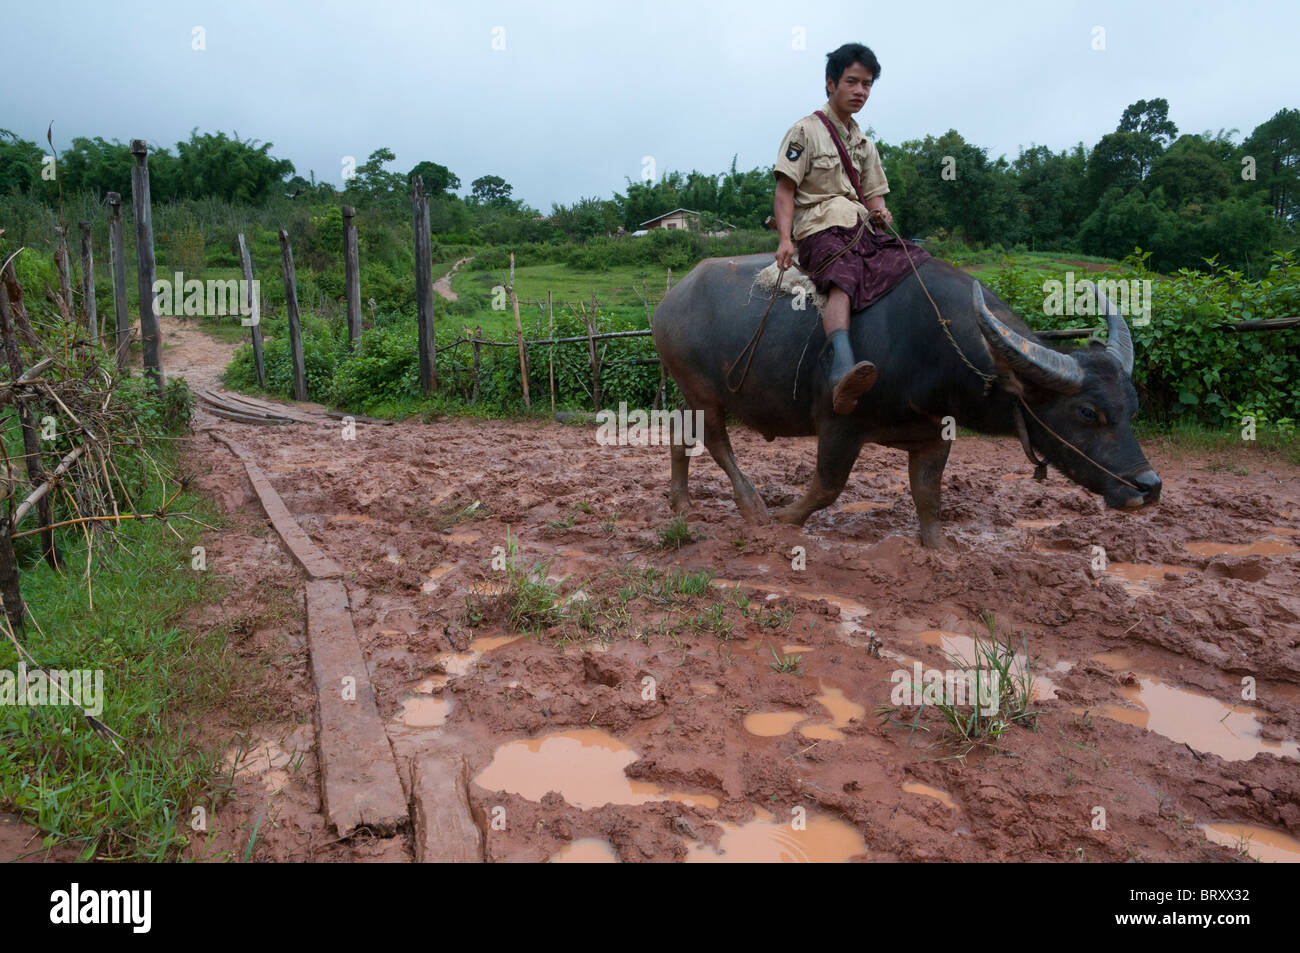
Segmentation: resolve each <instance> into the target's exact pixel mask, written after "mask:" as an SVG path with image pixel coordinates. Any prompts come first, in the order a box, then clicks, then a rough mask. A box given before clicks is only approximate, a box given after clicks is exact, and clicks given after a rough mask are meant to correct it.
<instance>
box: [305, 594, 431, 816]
mask: <svg viewBox="0 0 1300 953" xmlns="http://www.w3.org/2000/svg"><path fill="white" fill-rule="evenodd" d="M307 639H308V643H309V645H310V647H311V669H312V677H313V679H314V681H315V683H316V729H317V740H318V743H319V745H320V754H321V758H320V765H321V788H322V791H323V794H324V800H325V814H326V816H327V817H328V818H329V820H330V823H331V824H333V825H334V829H335V830H337V831H338V835H339V836H340V837H347V836H349V835H351V834H352V833H353V832H354V831H356V830H358V829H359V828H362V827H364V828H367V829H369V830H370V831H371V832H373V833H375V834H379V835H383V836H388V835H392V834H395V833H396V832H397V831H398V829H399V828H402V827H404V826H406V825H407V824H408V823H409V822H410V813H409V810H408V808H407V804H406V798H405V796H404V795H403V793H402V785H401V783H400V782H399V781H398V778H397V765H396V762H395V761H394V759H393V749H392V747H391V746H390V745H389V743H388V736H387V734H385V732H384V725H383V722H381V721H380V720H379V710H378V709H377V708H376V707H375V692H374V688H373V687H372V686H371V684H370V674H369V672H368V671H367V670H366V663H365V660H364V659H363V658H362V657H361V646H360V645H359V644H358V643H357V635H356V630H355V629H354V628H353V626H352V613H351V611H349V609H348V594H347V591H346V590H345V589H344V588H343V583H342V582H340V581H339V580H337V579H312V580H309V581H308V583H307Z"/></svg>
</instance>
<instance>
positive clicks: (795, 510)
mask: <svg viewBox="0 0 1300 953" xmlns="http://www.w3.org/2000/svg"><path fill="white" fill-rule="evenodd" d="M809 515H810V514H808V513H805V512H804V511H803V510H802V509H801V508H800V507H799V506H797V505H795V504H793V503H791V504H790V505H789V506H783V507H781V508H780V509H779V510H777V511H776V518H777V519H778V520H780V521H781V522H782V523H789V524H790V525H791V526H802V525H803V524H804V523H806V522H808V517H809Z"/></svg>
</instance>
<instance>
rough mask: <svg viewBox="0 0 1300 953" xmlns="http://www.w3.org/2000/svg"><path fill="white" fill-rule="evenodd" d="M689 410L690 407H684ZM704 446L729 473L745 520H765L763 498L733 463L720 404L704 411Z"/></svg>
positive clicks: (765, 508)
mask: <svg viewBox="0 0 1300 953" xmlns="http://www.w3.org/2000/svg"><path fill="white" fill-rule="evenodd" d="M687 412H688V413H689V411H687ZM703 423H704V446H705V447H706V448H707V449H708V451H709V453H710V454H712V455H713V459H714V460H716V461H717V463H718V466H720V467H722V469H723V472H724V473H726V474H727V476H729V477H731V488H732V490H734V491H735V496H736V506H738V507H739V508H740V515H741V516H742V517H743V518H744V520H745V522H747V523H766V522H767V520H768V515H767V506H766V504H764V503H763V498H762V497H761V496H759V495H758V491H757V490H755V489H754V484H752V483H750V482H749V477H747V476H745V474H744V473H742V472H741V470H740V467H738V466H736V457H735V455H734V454H733V453H732V452H731V440H730V439H729V438H728V437H727V418H726V416H725V415H724V414H723V411H722V408H721V407H711V408H707V409H706V410H705V411H704V421H703Z"/></svg>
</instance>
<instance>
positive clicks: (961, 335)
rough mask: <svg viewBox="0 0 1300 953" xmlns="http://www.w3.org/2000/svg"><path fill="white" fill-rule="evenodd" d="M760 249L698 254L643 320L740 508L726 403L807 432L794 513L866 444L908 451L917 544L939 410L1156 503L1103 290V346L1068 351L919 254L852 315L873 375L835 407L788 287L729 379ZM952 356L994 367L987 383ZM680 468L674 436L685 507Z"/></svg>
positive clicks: (1113, 501)
mask: <svg viewBox="0 0 1300 953" xmlns="http://www.w3.org/2000/svg"><path fill="white" fill-rule="evenodd" d="M772 260H773V257H772V255H770V254H764V255H750V256H747V257H743V258H733V259H720V258H714V259H707V260H705V261H703V262H701V263H700V264H699V265H697V266H696V267H695V268H694V269H693V270H692V271H691V272H690V274H688V275H687V276H686V277H685V278H683V279H682V280H681V282H680V283H679V284H678V285H677V286H676V287H675V288H673V289H672V290H671V291H670V292H669V293H668V294H667V295H666V296H665V297H664V299H663V301H662V302H661V303H660V305H659V307H658V309H657V310H656V311H655V317H654V322H653V327H654V341H655V346H656V347H657V348H658V351H659V356H660V358H661V360H662V361H663V366H664V368H665V369H666V370H667V372H668V373H669V374H671V375H672V377H673V380H675V381H676V382H677V386H678V387H679V388H680V389H681V392H682V395H683V397H684V398H685V404H686V406H687V407H688V408H690V409H692V410H696V411H701V412H702V413H703V425H704V445H705V447H706V448H707V449H708V451H709V452H710V453H711V454H712V455H713V459H714V460H716V461H717V463H718V465H719V466H720V467H722V469H723V470H724V471H726V473H727V476H729V477H730V478H731V484H732V487H733V488H734V490H735V498H736V503H737V504H738V506H739V508H740V512H741V515H742V516H743V517H744V518H745V519H746V520H750V521H758V522H763V521H766V520H767V519H768V513H767V507H766V506H765V505H764V503H763V500H762V499H761V498H760V497H759V495H758V493H757V492H755V490H754V487H753V485H752V484H751V483H750V482H749V480H748V479H747V478H746V477H745V474H744V473H742V472H741V470H740V468H739V467H737V466H736V461H735V458H734V457H733V455H732V451H731V443H730V441H729V440H728V438H727V428H726V415H727V414H731V415H732V416H733V417H735V418H737V419H738V420H740V421H741V422H743V423H745V424H747V425H748V426H750V427H752V428H753V429H755V430H757V431H758V432H759V433H761V434H762V435H763V436H764V437H766V438H767V439H768V440H773V439H775V438H776V437H798V436H808V435H811V434H817V435H818V441H817V469H816V473H815V475H814V476H813V481H812V486H811V487H810V488H809V489H808V492H807V493H806V494H805V495H804V497H803V499H801V500H798V501H796V502H794V503H791V504H790V505H789V506H785V507H783V508H782V509H780V510H779V511H777V513H776V516H777V518H778V519H781V520H783V521H785V522H789V523H795V524H797V525H802V524H803V523H804V521H805V520H807V518H808V517H809V515H810V514H812V513H813V512H815V511H817V510H819V509H822V508H823V507H826V506H829V505H830V504H831V503H833V502H834V501H835V499H836V497H838V496H839V495H840V491H841V490H843V489H844V484H845V482H846V481H847V480H848V476H849V472H850V471H851V470H852V469H853V464H854V461H856V460H857V457H858V453H859V451H860V450H861V449H862V445H863V444H864V443H877V444H881V445H883V446H886V447H894V448H897V449H900V450H906V451H907V453H908V470H909V474H910V477H911V490H912V500H913V501H914V502H915V504H916V510H917V514H918V516H919V519H920V538H921V543H922V544H923V545H925V546H931V547H937V546H942V545H943V532H942V529H941V525H940V517H939V487H940V483H941V481H942V478H943V470H944V466H945V464H946V463H947V460H948V451H949V450H950V449H951V446H952V441H951V440H945V439H943V433H944V424H943V421H944V418H945V417H952V418H954V419H955V421H956V423H957V424H959V425H961V426H963V427H968V428H970V429H972V430H976V431H978V432H980V433H986V434H1007V435H1014V434H1017V433H1019V432H1021V428H1020V427H1019V426H1018V422H1017V416H1019V417H1020V419H1021V420H1023V423H1024V427H1023V431H1024V432H1023V435H1022V438H1021V439H1022V441H1024V442H1025V443H1026V448H1025V449H1026V452H1029V450H1030V447H1031V446H1032V448H1033V450H1035V451H1037V453H1038V454H1040V455H1041V456H1042V457H1043V458H1045V459H1046V461H1047V462H1050V463H1051V464H1052V465H1053V466H1055V467H1056V468H1057V469H1058V470H1060V471H1061V472H1062V473H1064V474H1065V475H1066V476H1068V477H1069V478H1070V479H1072V480H1074V481H1075V482H1076V483H1079V484H1081V485H1083V486H1085V487H1087V488H1088V489H1089V490H1092V491H1093V492H1095V493H1100V494H1101V495H1102V496H1103V497H1104V499H1105V501H1106V504H1107V505H1108V506H1111V507H1116V508H1121V507H1134V506H1141V505H1143V504H1146V503H1153V502H1155V501H1156V500H1158V499H1159V497H1160V478H1159V477H1157V476H1156V474H1155V473H1154V472H1153V471H1152V469H1151V466H1150V464H1149V463H1148V462H1147V459H1146V457H1145V456H1144V455H1143V453H1142V449H1141V448H1140V447H1139V446H1138V443H1137V440H1136V438H1135V437H1134V435H1133V431H1132V429H1131V427H1130V425H1129V420H1130V418H1131V417H1132V416H1133V414H1134V413H1135V412H1136V410H1137V393H1136V391H1135V390H1134V388H1133V382H1132V380H1131V374H1132V370H1133V343H1132V338H1131V337H1130V335H1129V329H1128V325H1127V324H1126V323H1125V322H1124V319H1123V318H1122V317H1121V316H1120V315H1119V314H1118V313H1116V312H1115V310H1114V308H1113V307H1112V306H1111V305H1110V304H1109V303H1108V302H1106V300H1105V298H1104V297H1103V296H1102V295H1101V294H1100V293H1098V295H1097V297H1098V301H1099V304H1100V308H1099V311H1100V313H1104V314H1106V323H1107V328H1108V340H1107V342H1106V344H1105V345H1102V344H1101V343H1100V342H1094V343H1093V344H1092V345H1091V346H1090V347H1088V348H1084V349H1080V350H1078V351H1076V352H1074V353H1071V354H1065V353H1061V352H1058V351H1055V350H1052V349H1051V348H1048V347H1047V346H1045V345H1043V344H1042V343H1041V342H1039V341H1038V339H1037V338H1036V337H1035V335H1034V334H1033V333H1032V332H1031V331H1030V330H1029V328H1028V327H1027V326H1026V325H1025V323H1024V322H1023V321H1022V320H1020V318H1018V317H1016V315H1015V314H1014V313H1013V312H1012V311H1011V309H1010V308H1009V307H1008V306H1007V304H1006V302H1005V301H1003V300H1002V299H1001V298H999V297H998V296H997V295H996V294H994V293H993V292H992V291H989V290H988V289H986V288H982V286H981V285H980V284H979V283H978V282H976V281H974V280H973V279H972V278H971V277H970V276H969V275H967V274H964V273H963V272H961V271H959V270H958V269H957V268H954V267H953V266H952V265H950V264H948V263H947V262H944V261H941V260H939V259H929V260H927V261H925V262H924V263H922V264H921V265H919V266H918V268H917V272H916V273H915V274H911V275H909V276H908V277H907V278H905V279H904V280H903V281H902V282H901V283H900V284H899V285H897V286H896V287H895V288H894V289H893V290H892V291H890V292H889V294H887V295H886V296H885V297H883V298H881V299H880V300H879V301H877V302H876V303H875V304H873V305H872V306H871V307H869V308H867V309H865V310H863V311H859V312H857V313H856V314H854V315H853V318H852V321H851V326H850V331H849V334H850V335H851V337H852V339H853V349H854V353H855V354H856V355H857V357H858V358H860V359H861V358H866V359H869V360H871V361H873V362H874V363H875V365H876V367H877V368H878V369H879V376H878V378H877V383H876V385H875V387H874V388H873V389H871V390H870V391H868V392H867V393H866V394H865V395H863V397H862V399H861V400H860V401H859V402H858V406H857V408H856V410H854V411H853V412H852V413H851V414H835V413H833V411H832V408H831V401H830V395H829V393H828V385H827V379H826V371H825V369H824V368H823V366H822V364H821V362H822V360H823V359H824V358H823V356H822V355H821V354H820V352H821V349H822V345H823V344H824V343H825V333H824V332H823V330H822V327H821V320H820V317H819V316H818V315H817V312H816V310H815V309H814V308H812V307H811V305H809V306H808V307H806V308H805V309H803V310H796V309H795V308H794V302H795V299H794V298H791V297H789V296H782V297H781V298H779V299H778V300H777V301H776V303H775V304H774V305H773V307H772V310H771V313H770V315H769V317H768V320H767V322H766V325H765V327H764V331H763V333H762V336H761V337H760V338H759V340H758V343H757V346H756V347H755V348H754V349H753V351H752V355H753V356H752V363H751V364H750V366H749V367H748V370H747V371H746V372H745V373H744V376H743V381H741V371H742V368H741V366H739V365H741V364H743V359H740V360H738V358H742V351H743V350H744V349H745V347H746V344H747V343H748V342H749V341H750V340H751V337H752V336H753V334H754V331H755V328H756V327H757V326H758V324H759V321H760V319H761V317H762V315H763V312H764V311H765V310H766V309H767V307H768V302H769V296H770V293H769V292H764V291H761V290H758V289H757V288H755V287H754V286H753V285H754V278H755V275H756V274H757V273H758V272H759V271H760V270H761V269H762V268H764V267H765V266H767V265H769V264H770V263H771V262H772ZM927 291H928V292H929V296H930V298H933V300H934V304H933V305H932V304H931V303H930V300H929V299H928V298H927V296H926V292H927ZM935 306H937V307H938V310H939V312H941V313H942V315H943V317H944V318H945V319H946V320H947V322H948V327H949V330H950V331H951V334H952V338H953V340H954V341H955V342H956V345H957V346H956V347H954V345H953V343H952V342H951V341H949V340H948V337H947V335H945V333H944V331H943V328H942V326H941V325H940V323H939V318H938V315H936V313H935ZM810 335H811V336H810ZM958 347H959V348H960V350H961V353H959V352H958ZM962 354H965V356H966V357H967V358H968V359H969V361H970V363H971V364H972V365H974V366H975V367H977V368H979V369H980V371H981V372H983V373H984V374H986V375H989V376H990V377H991V378H993V380H992V382H991V385H990V387H989V388H988V389H987V390H986V388H985V381H984V380H983V379H982V378H981V377H980V376H979V375H978V374H977V373H976V372H975V371H974V370H972V369H971V367H969V366H967V365H966V363H965V362H963V360H962ZM733 365H736V366H734V367H733ZM728 372H731V377H730V386H729V385H728ZM796 374H797V376H798V380H797V381H796V379H795V378H796ZM737 382H740V386H739V387H738V388H737V389H736V391H735V392H734V393H733V392H732V390H731V387H734V386H736V384H737ZM1022 399H1023V403H1021V401H1022ZM1018 405H1019V406H1020V408H1021V410H1020V412H1019V414H1018V413H1017V406H1018ZM1026 409H1027V411H1028V412H1025V410H1026ZM1066 441H1068V444H1067V443H1066ZM688 465H689V459H688V457H687V455H686V452H685V448H684V447H683V446H681V444H680V441H677V440H674V441H673V446H672V486H671V491H670V499H671V505H672V507H673V509H674V511H676V512H682V511H683V510H685V509H686V508H687V507H688V506H689V504H690V496H689V493H688V491H687V467H688Z"/></svg>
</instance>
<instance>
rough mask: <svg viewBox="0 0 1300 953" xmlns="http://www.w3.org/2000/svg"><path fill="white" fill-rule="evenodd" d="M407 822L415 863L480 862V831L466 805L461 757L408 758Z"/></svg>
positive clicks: (465, 769) (465, 771)
mask: <svg viewBox="0 0 1300 953" xmlns="http://www.w3.org/2000/svg"><path fill="white" fill-rule="evenodd" d="M411 822H412V829H413V832H414V834H415V837H414V840H415V860H416V863H421V864H481V863H483V832H482V830H480V829H479V826H478V825H477V824H475V823H474V814H473V811H472V810H471V809H470V806H469V769H468V767H467V766H466V764H465V757H464V755H461V754H456V753H453V752H433V753H427V754H422V755H419V756H418V757H415V758H412V759H411Z"/></svg>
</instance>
